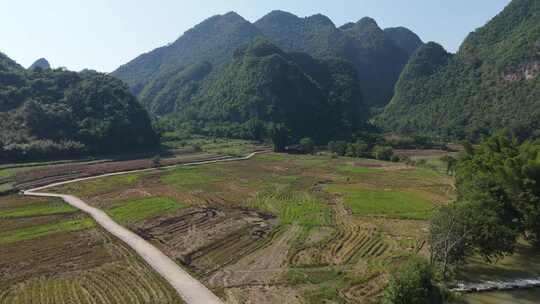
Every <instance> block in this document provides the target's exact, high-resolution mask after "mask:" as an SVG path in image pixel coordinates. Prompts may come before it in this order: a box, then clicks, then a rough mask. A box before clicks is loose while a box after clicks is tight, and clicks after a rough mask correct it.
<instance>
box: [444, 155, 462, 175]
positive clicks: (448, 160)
mask: <svg viewBox="0 0 540 304" xmlns="http://www.w3.org/2000/svg"><path fill="white" fill-rule="evenodd" d="M441 161H442V162H444V163H445V164H446V174H448V175H454V174H455V172H456V166H457V161H458V160H457V159H456V158H455V157H452V156H450V155H445V156H443V157H442V158H441Z"/></svg>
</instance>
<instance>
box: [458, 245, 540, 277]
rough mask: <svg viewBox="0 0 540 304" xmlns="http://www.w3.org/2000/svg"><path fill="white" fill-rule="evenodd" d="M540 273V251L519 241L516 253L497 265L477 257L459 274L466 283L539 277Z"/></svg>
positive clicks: (470, 260) (497, 262) (469, 261)
mask: <svg viewBox="0 0 540 304" xmlns="http://www.w3.org/2000/svg"><path fill="white" fill-rule="evenodd" d="M538 273H540V250H539V249H538V248H535V246H534V245H532V244H530V243H528V242H527V241H524V240H519V242H518V244H517V246H516V249H515V252H514V254H513V255H511V256H507V257H504V258H503V259H501V260H499V261H496V262H495V263H491V264H490V263H487V262H486V261H484V260H483V259H482V258H481V257H479V256H475V257H473V258H471V259H469V260H468V264H467V265H466V266H465V267H463V268H462V269H461V271H460V273H459V274H458V278H459V279H462V280H465V281H473V282H474V281H484V280H511V279H519V278H530V277H537V276H538Z"/></svg>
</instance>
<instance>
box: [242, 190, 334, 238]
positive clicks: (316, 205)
mask: <svg viewBox="0 0 540 304" xmlns="http://www.w3.org/2000/svg"><path fill="white" fill-rule="evenodd" d="M248 207H250V208H254V209H258V210H261V211H264V212H268V213H271V214H274V215H275V216H277V217H278V218H279V220H280V223H281V224H283V225H288V224H296V225H299V226H302V227H308V228H309V227H318V226H326V225H330V223H331V221H332V220H331V210H330V207H329V206H328V205H327V204H325V203H324V202H323V201H321V200H319V199H317V198H315V197H313V196H312V195H310V194H308V193H305V192H294V191H291V190H290V189H286V188H285V187H276V188H275V189H272V190H268V191H264V192H262V193H260V194H258V195H257V196H256V197H255V198H253V199H251V200H250V201H249V202H248Z"/></svg>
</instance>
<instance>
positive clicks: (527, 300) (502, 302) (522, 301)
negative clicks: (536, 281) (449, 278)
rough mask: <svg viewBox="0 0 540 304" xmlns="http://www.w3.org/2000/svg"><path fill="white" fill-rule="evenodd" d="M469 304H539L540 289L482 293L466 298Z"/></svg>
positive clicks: (466, 296) (469, 295)
mask: <svg viewBox="0 0 540 304" xmlns="http://www.w3.org/2000/svg"><path fill="white" fill-rule="evenodd" d="M464 298H465V301H466V303H468V304H510V303H511V304H537V303H538V299H540V289H538V288H535V289H528V290H516V291H503V292H482V293H476V294H468V295H465V296H464Z"/></svg>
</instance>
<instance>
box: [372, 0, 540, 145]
mask: <svg viewBox="0 0 540 304" xmlns="http://www.w3.org/2000/svg"><path fill="white" fill-rule="evenodd" d="M449 57H452V58H449ZM448 58H449V59H448ZM447 59H448V60H447ZM412 67H416V68H415V69H411V68H412ZM422 70H424V72H419V71H422ZM411 71H415V72H411ZM426 72H427V74H430V73H431V74H430V76H429V77H426ZM538 75H540V2H539V1H537V0H513V1H512V2H511V3H510V4H509V5H508V6H507V7H506V8H505V9H504V10H503V11H502V12H501V13H500V14H498V15H497V16H496V17H494V18H493V19H492V20H490V21H489V22H488V23H487V24H486V25H485V26H483V27H481V28H479V29H477V30H476V31H474V32H473V33H471V34H470V35H469V36H468V37H467V39H465V41H464V43H463V44H462V46H461V47H460V49H459V51H458V53H457V54H456V55H455V56H449V55H448V54H447V53H446V51H444V50H442V48H441V47H440V46H436V45H434V44H429V45H428V46H426V47H424V48H422V49H421V50H420V52H418V53H417V54H416V55H413V58H412V59H411V62H410V63H409V68H406V69H405V70H404V72H403V75H402V77H401V80H400V83H399V84H398V85H397V86H396V94H395V96H394V98H393V100H392V102H391V104H390V106H389V107H388V108H387V109H386V110H385V113H384V114H383V115H382V117H381V121H382V122H383V123H382V126H384V127H386V128H387V129H389V130H392V131H397V132H421V133H428V134H432V135H437V136H443V137H451V138H464V137H467V138H470V139H473V140H477V139H480V138H481V137H483V136H486V135H489V134H490V133H492V132H495V131H497V130H500V129H502V128H507V127H510V128H513V127H519V126H525V127H526V128H527V129H529V130H533V131H534V130H538V129H540V123H539V121H540V110H539V109H540V77H538Z"/></svg>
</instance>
